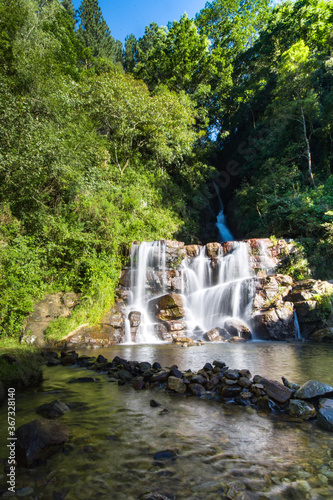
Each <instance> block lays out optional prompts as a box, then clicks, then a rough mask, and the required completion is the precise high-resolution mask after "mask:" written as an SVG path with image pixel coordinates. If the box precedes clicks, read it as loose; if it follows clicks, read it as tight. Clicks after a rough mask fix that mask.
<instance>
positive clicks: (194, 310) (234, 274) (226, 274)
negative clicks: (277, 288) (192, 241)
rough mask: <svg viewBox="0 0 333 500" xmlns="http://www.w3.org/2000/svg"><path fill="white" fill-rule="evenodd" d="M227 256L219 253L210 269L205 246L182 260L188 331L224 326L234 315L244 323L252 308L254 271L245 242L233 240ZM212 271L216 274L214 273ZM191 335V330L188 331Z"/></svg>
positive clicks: (209, 260)
mask: <svg viewBox="0 0 333 500" xmlns="http://www.w3.org/2000/svg"><path fill="white" fill-rule="evenodd" d="M231 245H232V247H231V250H230V252H229V253H228V254H227V255H225V256H224V255H223V254H222V247H220V248H221V252H220V254H219V255H218V257H217V260H216V268H215V272H214V273H213V272H212V262H211V259H210V258H208V257H207V256H206V247H203V248H201V250H200V253H199V255H198V256H197V257H196V258H194V259H193V260H191V259H188V258H187V259H185V261H184V262H183V267H184V268H183V282H184V285H183V289H184V292H185V306H186V323H187V328H188V330H189V332H192V333H193V331H194V330H196V331H197V330H198V328H199V329H200V330H201V331H202V332H203V333H205V332H207V331H209V330H211V329H213V328H217V327H219V328H223V327H224V323H225V321H226V320H227V319H230V318H237V319H240V320H242V321H243V322H244V323H247V322H248V320H249V318H250V315H251V310H252V299H253V288H252V280H251V279H249V278H251V276H253V273H252V271H251V269H250V265H249V255H248V248H247V244H246V243H244V242H232V244H231ZM214 274H215V276H214ZM190 334H191V333H190Z"/></svg>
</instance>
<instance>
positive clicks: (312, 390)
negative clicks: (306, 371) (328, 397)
mask: <svg viewBox="0 0 333 500" xmlns="http://www.w3.org/2000/svg"><path fill="white" fill-rule="evenodd" d="M330 392H333V387H332V386H331V385H328V384H324V383H323V382H318V381H317V380H308V381H307V382H305V384H303V385H302V386H301V387H300V388H299V389H298V391H297V392H296V396H297V398H300V399H311V398H315V397H317V396H324V395H325V394H328V393H330Z"/></svg>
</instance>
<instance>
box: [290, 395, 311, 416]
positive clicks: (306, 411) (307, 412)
mask: <svg viewBox="0 0 333 500" xmlns="http://www.w3.org/2000/svg"><path fill="white" fill-rule="evenodd" d="M289 415H291V416H292V417H297V418H301V419H302V420H308V419H309V418H315V416H316V409H315V407H314V406H313V405H312V404H310V403H308V402H306V401H303V400H302V399H291V400H290V401H289Z"/></svg>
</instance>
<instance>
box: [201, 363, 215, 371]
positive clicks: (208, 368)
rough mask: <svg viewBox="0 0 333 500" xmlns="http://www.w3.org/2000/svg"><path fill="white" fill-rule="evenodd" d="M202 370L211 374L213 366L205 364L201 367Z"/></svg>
mask: <svg viewBox="0 0 333 500" xmlns="http://www.w3.org/2000/svg"><path fill="white" fill-rule="evenodd" d="M203 369H204V370H205V371H206V372H211V371H213V366H212V365H211V364H210V363H206V364H205V366H204V367H203Z"/></svg>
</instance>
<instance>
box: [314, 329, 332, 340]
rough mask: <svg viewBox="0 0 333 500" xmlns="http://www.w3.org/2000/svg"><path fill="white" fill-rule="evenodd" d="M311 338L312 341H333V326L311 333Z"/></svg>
mask: <svg viewBox="0 0 333 500" xmlns="http://www.w3.org/2000/svg"><path fill="white" fill-rule="evenodd" d="M309 340H311V341H312V342H327V343H330V342H333V327H330V328H322V329H321V330H317V331H315V332H313V333H311V335H310V336H309Z"/></svg>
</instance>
